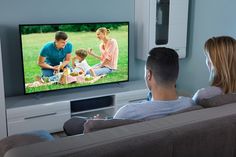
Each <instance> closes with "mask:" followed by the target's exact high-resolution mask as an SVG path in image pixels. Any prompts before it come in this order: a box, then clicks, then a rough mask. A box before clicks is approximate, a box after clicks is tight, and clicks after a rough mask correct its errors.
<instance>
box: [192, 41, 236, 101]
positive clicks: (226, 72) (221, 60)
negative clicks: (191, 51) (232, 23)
mask: <svg viewBox="0 0 236 157" xmlns="http://www.w3.org/2000/svg"><path fill="white" fill-rule="evenodd" d="M204 49H205V56H206V64H207V67H208V69H209V72H210V78H209V81H210V85H211V86H210V87H207V88H203V89H200V90H198V91H197V92H196V93H195V95H194V96H193V100H194V101H195V102H196V103H198V102H199V100H201V99H204V98H211V97H214V96H217V95H221V94H228V93H235V92H236V40H235V39H234V38H232V37H229V36H220V37H213V38H210V39H208V40H207V41H206V43H205V46H204Z"/></svg>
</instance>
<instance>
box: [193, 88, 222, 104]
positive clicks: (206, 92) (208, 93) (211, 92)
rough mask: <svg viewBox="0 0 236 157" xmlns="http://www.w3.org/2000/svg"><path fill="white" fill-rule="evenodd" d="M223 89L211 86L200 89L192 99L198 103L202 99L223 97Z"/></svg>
mask: <svg viewBox="0 0 236 157" xmlns="http://www.w3.org/2000/svg"><path fill="white" fill-rule="evenodd" d="M222 93H223V92H222V89H221V88H219V87H216V86H209V87H205V88H201V89H199V90H198V91H197V92H196V93H195V94H194V96H193V97H192V99H193V100H194V101H195V102H197V101H198V100H201V99H207V98H212V97H214V96H217V95H221V94H222Z"/></svg>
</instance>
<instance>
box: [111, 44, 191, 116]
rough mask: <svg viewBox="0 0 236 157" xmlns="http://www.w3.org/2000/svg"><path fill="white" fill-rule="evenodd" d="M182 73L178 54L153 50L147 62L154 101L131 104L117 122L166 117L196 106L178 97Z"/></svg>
mask: <svg viewBox="0 0 236 157" xmlns="http://www.w3.org/2000/svg"><path fill="white" fill-rule="evenodd" d="M178 73H179V58H178V54H177V53H176V52H175V51H174V50H173V49H170V48H164V47H161V48H154V49H152V50H151V51H150V52H149V56H148V58H147V62H146V68H145V79H146V85H147V87H148V88H149V90H150V92H151V93H152V98H151V101H144V102H141V103H133V104H128V105H125V106H123V107H122V108H120V109H119V110H118V111H117V113H116V114H115V115H114V117H113V118H114V119H133V120H138V119H152V118H159V117H164V116H167V115H169V114H171V113H174V112H178V111H181V110H183V109H186V108H188V107H191V106H193V105H194V103H193V101H192V99H191V98H187V97H178V96H177V93H176V88H175V84H176V80H177V78H178Z"/></svg>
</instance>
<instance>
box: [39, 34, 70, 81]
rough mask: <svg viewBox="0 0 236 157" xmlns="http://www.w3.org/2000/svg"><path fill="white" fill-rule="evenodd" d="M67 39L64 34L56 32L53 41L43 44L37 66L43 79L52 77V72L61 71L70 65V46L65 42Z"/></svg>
mask: <svg viewBox="0 0 236 157" xmlns="http://www.w3.org/2000/svg"><path fill="white" fill-rule="evenodd" d="M67 38H68V36H67V34H66V33H65V32H62V31H58V32H56V34H55V41H53V42H49V43H47V44H45V45H44V47H43V48H42V49H41V51H40V55H39V58H38V65H39V66H40V67H41V68H42V76H43V77H51V76H53V75H54V72H57V71H58V70H63V69H64V67H67V66H68V64H69V63H70V58H71V52H72V44H71V43H69V42H67ZM60 64H61V65H60Z"/></svg>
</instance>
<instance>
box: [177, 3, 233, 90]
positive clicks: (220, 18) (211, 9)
mask: <svg viewBox="0 0 236 157" xmlns="http://www.w3.org/2000/svg"><path fill="white" fill-rule="evenodd" d="M190 1H191V3H190V15H189V29H188V50H187V53H188V54H187V55H188V56H187V58H186V59H184V60H181V61H180V76H179V80H178V83H177V86H178V88H180V89H181V90H184V91H185V92H187V91H188V92H190V93H194V92H195V91H196V90H197V89H199V88H202V87H204V86H207V85H208V76H209V74H208V69H207V67H206V64H205V57H204V54H203V45H204V42H205V41H206V40H207V39H208V38H210V37H212V36H219V35H230V36H232V37H234V38H236V19H235V15H236V9H235V7H236V1H235V0H190ZM235 66H236V65H235Z"/></svg>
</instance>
